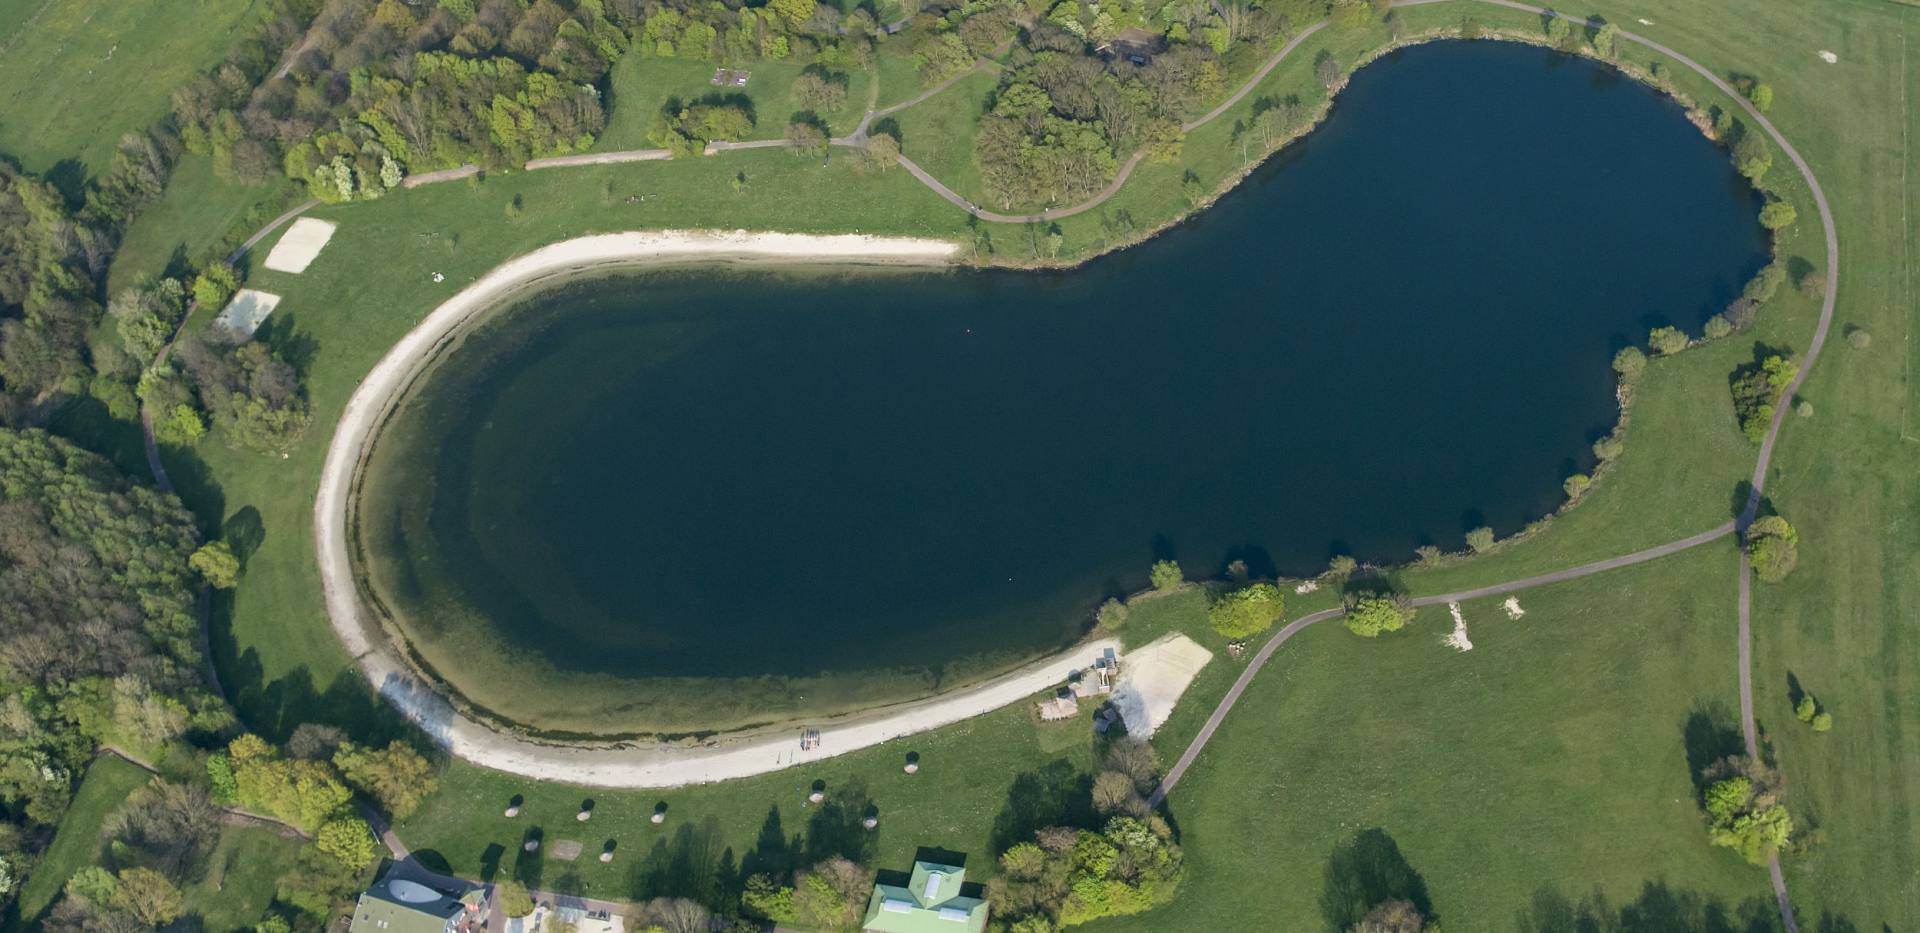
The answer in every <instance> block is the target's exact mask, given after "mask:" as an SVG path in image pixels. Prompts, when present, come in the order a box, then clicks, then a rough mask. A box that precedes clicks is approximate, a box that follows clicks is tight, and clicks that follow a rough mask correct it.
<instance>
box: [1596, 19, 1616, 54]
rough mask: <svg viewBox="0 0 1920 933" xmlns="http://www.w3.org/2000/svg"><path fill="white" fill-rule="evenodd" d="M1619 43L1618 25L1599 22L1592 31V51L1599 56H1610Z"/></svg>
mask: <svg viewBox="0 0 1920 933" xmlns="http://www.w3.org/2000/svg"><path fill="white" fill-rule="evenodd" d="M1619 44H1620V27H1618V26H1615V25H1614V24H1612V23H1601V24H1600V28H1599V29H1596V30H1594V32H1593V51H1594V53H1595V54H1597V55H1599V56H1600V57H1601V58H1612V57H1613V53H1614V52H1615V50H1616V49H1617V48H1618V46H1619Z"/></svg>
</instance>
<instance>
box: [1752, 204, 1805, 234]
mask: <svg viewBox="0 0 1920 933" xmlns="http://www.w3.org/2000/svg"><path fill="white" fill-rule="evenodd" d="M1799 218H1800V214H1799V212H1798V211H1795V210H1794V209H1793V205H1792V204H1789V203H1787V202H1785V201H1772V202H1769V203H1768V204H1767V206H1766V207H1763V208H1761V209H1760V226H1762V227H1765V228H1767V229H1768V230H1780V229H1783V228H1786V227H1790V226H1793V222H1794V221H1795V220H1798V219H1799Z"/></svg>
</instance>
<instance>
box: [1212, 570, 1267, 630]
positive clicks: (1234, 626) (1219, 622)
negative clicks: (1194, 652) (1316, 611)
mask: <svg viewBox="0 0 1920 933" xmlns="http://www.w3.org/2000/svg"><path fill="white" fill-rule="evenodd" d="M1285 611H1286V596H1285V595H1284V594H1282V593H1281V592H1280V588H1279V587H1277V586H1274V585H1273V584H1271V583H1255V584H1253V585H1252V586H1249V587H1246V588H1244V589H1238V590H1234V591H1233V592H1231V593H1228V594H1227V595H1225V596H1222V597H1220V598H1219V599H1218V600H1217V601H1215V602H1214V604H1213V605H1212V606H1209V607H1208V608H1207V624H1208V625H1210V626H1212V627H1213V630H1214V631H1215V632H1217V633H1219V634H1220V636H1221V637H1223V638H1245V637H1247V636H1248V635H1254V634H1258V633H1260V632H1264V631H1266V630H1267V629H1269V628H1272V627H1273V623H1275V622H1277V621H1279V620H1280V616H1281V615H1282V614H1283V613H1285Z"/></svg>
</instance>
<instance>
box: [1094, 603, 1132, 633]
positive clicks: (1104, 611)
mask: <svg viewBox="0 0 1920 933" xmlns="http://www.w3.org/2000/svg"><path fill="white" fill-rule="evenodd" d="M1127 612H1128V609H1127V604H1126V603H1123V602H1121V601H1119V600H1117V599H1108V600H1107V601H1106V602H1104V603H1101V604H1100V610H1099V611H1098V612H1097V613H1095V614H1094V615H1095V617H1096V618H1097V619H1098V620H1099V622H1100V627H1101V628H1103V629H1106V630H1108V631H1112V630H1113V629H1117V628H1119V627H1120V626H1122V625H1125V624H1126V622H1127Z"/></svg>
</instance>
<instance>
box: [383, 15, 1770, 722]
mask: <svg viewBox="0 0 1920 933" xmlns="http://www.w3.org/2000/svg"><path fill="white" fill-rule="evenodd" d="M1757 209H1758V201H1757V200H1756V197H1755V195H1754V193H1753V192H1752V191H1751V189H1749V188H1748V187H1747V186H1746V185H1745V183H1744V182H1743V181H1742V180H1741V179H1740V178H1739V177H1738V176H1737V175H1736V174H1735V173H1734V172H1733V170H1732V168H1731V167H1730V165H1729V164H1728V160H1727V158H1726V156H1725V154H1724V153H1723V152H1722V151H1720V150H1718V149H1717V148H1715V147H1714V146H1713V145H1712V144H1710V143H1709V142H1708V141H1707V140H1705V139H1704V138H1702V137H1701V136H1700V134H1699V133H1698V131H1696V130H1695V129H1694V128H1693V127H1692V126H1691V125H1690V124H1688V123H1687V121H1686V120H1685V118H1684V115H1683V114H1682V112H1681V111H1680V109H1679V108H1678V107H1677V106H1676V105H1675V104H1673V103H1672V102H1671V101H1668V100H1666V99H1665V98H1663V97H1661V96H1660V95H1659V94H1657V93H1656V92H1654V91H1652V90H1650V89H1648V88H1645V87H1642V86H1640V85H1638V84H1635V83H1633V82H1631V81H1629V80H1627V79H1625V78H1623V77H1621V76H1619V75H1617V74H1615V73H1613V72H1611V71H1608V70H1607V69H1605V68H1602V67H1600V66H1598V65H1596V64H1594V63H1591V62H1588V61H1584V60H1579V59H1570V58H1566V57H1563V56H1560V55H1557V54H1555V53H1552V52H1548V51H1545V50H1542V49H1537V48H1533V47H1528V46H1518V45H1513V44H1506V43H1496V42H1442V43H1435V44H1430V45H1425V46H1419V47H1415V48H1411V49H1407V50H1403V51H1401V52H1397V53H1395V54H1393V55H1390V56H1388V57H1387V58H1385V59H1383V60H1381V61H1380V62H1378V63H1376V64H1374V65H1372V66H1370V67H1368V68H1366V69H1364V70H1362V71H1361V72H1360V73H1359V74H1357V75H1356V76H1355V77H1354V79H1353V82H1352V84H1351V85H1350V86H1349V87H1348V89H1347V90H1346V91H1344V92H1343V94H1342V96H1341V98H1340V100H1339V102H1338V104H1337V106H1336V109H1335V112H1334V113H1333V115H1332V116H1331V117H1330V118H1329V120H1328V121H1327V122H1326V123H1325V124H1324V125H1323V126H1322V127H1321V128H1319V129H1318V130H1316V131H1315V132H1314V134H1313V135H1312V136H1311V137H1309V138H1308V140H1307V141H1306V142H1305V143H1304V144H1302V145H1300V146H1296V147H1295V148H1294V149H1292V150H1290V151H1288V152H1287V153H1284V154H1282V155H1281V156H1279V157H1277V158H1276V159H1275V160H1273V162H1272V163H1271V164H1269V165H1267V166H1265V167H1263V168H1262V169H1261V170H1260V171H1258V172H1257V173H1256V174H1255V176H1254V177H1253V178H1251V179H1249V180H1248V181H1247V182H1246V183H1245V184H1243V185H1242V186H1241V187H1240V188H1239V189H1237V190H1235V191H1234V192H1232V193H1231V194H1229V195H1227V196H1226V197H1225V198H1223V199H1222V200H1221V202H1220V203H1219V204H1218V205H1216V206H1215V207H1214V208H1212V209H1210V210H1209V211H1207V212H1206V213H1205V214H1203V215H1202V216H1200V217H1198V218H1196V219H1195V220H1194V221H1193V222H1191V223H1189V224H1186V225H1184V226H1182V227H1180V228H1177V229H1175V230H1173V231H1171V232H1169V233H1168V234H1166V235H1164V236H1161V237H1158V238H1156V239H1154V240H1152V241H1150V242H1148V243H1146V244H1144V245H1142V246H1140V247H1138V248H1135V249H1132V250H1129V251H1126V252H1124V253H1121V254H1118V255H1115V256H1112V257H1108V258H1105V259H1101V260H1098V261H1096V262H1093V263H1091V264H1089V265H1087V266H1085V267H1083V268H1081V269H1077V270H1074V271H1072V272H1065V273H1020V272H1002V271H994V272H951V273H912V272H897V271H895V272H884V273H872V274H866V273H862V274H822V273H804V274H801V273H785V272H780V273H773V272H767V271H762V270H745V271H736V270H728V269H721V268H699V269H682V270H660V271H654V272H648V273H644V274H623V275H615V276H607V277H600V278H594V279H589V280H582V281H577V282H574V283H570V284H566V285H562V286H559V287H555V288H552V289H550V290H547V291H545V292H542V293H540V294H537V295H534V296H532V297H530V298H528V299H526V300H524V301H522V302H520V303H519V304H517V305H516V306H515V307H514V308H512V309H511V310H508V311H506V312H503V313H499V314H496V315H494V316H493V317H492V318H491V319H490V320H488V321H486V322H483V323H481V324H479V325H478V326H477V327H475V329H474V330H473V332H472V333H471V334H470V335H469V336H468V337H467V339H466V340H465V341H464V342H463V343H462V344H461V345H460V346H459V347H458V348H456V349H454V350H452V351H450V352H449V353H447V354H446V355H445V356H444V357H443V358H442V359H441V360H439V361H438V363H437V365H436V366H435V368H434V370H433V371H432V373H430V374H429V376H428V377H427V378H425V379H423V380H422V382H421V384H420V385H419V386H418V387H417V389H416V391H415V392H414V393H413V394H412V395H411V396H410V397H409V399H408V400H407V401H406V403H405V404H404V405H403V406H402V408H401V409H400V410H399V411H398V412H397V413H396V415H395V417H394V418H393V420H392V421H391V422H390V423H389V425H388V426H387V427H386V428H385V429H384V430H383V432H382V434H381V437H380V440H379V442H378V445H377V447H376V450H375V454H374V456H373V457H372V459H371V460H370V462H369V464H368V468H367V474H366V478H365V482H364V489H363V495H364V498H363V501H362V505H361V508H360V511H359V535H360V542H361V547H362V557H363V565H364V567H363V569H364V571H365V572H366V574H367V578H368V582H369V585H370V587H371V589H372V591H373V592H374V593H375V594H376V595H377V596H378V597H379V598H380V601H381V603H382V604H383V606H384V608H386V609H387V610H388V611H390V612H392V613H393V614H395V615H396V617H397V618H398V619H399V621H400V622H401V624H402V626H403V628H405V629H406V630H407V631H408V633H409V635H410V636H412V637H413V638H414V639H415V642H416V645H417V646H418V647H419V649H420V650H421V652H422V655H423V656H424V657H425V658H426V659H427V660H428V661H429V662H430V663H431V664H433V666H434V667H435V668H436V669H438V670H439V671H440V673H441V674H442V675H443V676H446V677H447V678H448V679H449V680H450V681H451V682H452V683H453V684H454V685H455V686H457V687H458V688H459V689H461V690H462V692H464V693H466V694H467V695H468V696H469V697H470V698H471V699H473V700H474V701H475V702H477V703H480V704H481V705H483V706H486V707H488V708H490V709H493V710H495V711H497V712H500V713H502V714H503V715H507V716H509V717H511V718H516V719H521V720H522V721H535V720H539V719H542V718H544V712H543V711H547V710H552V709H556V708H568V709H573V710H576V711H578V712H579V715H577V716H568V717H564V719H565V721H566V723H567V725H566V728H579V724H580V723H581V722H584V721H586V720H589V719H594V717H603V718H604V721H605V723H606V728H607V731H623V730H624V729H627V728H630V725H629V724H634V723H644V724H646V726H647V727H648V728H658V727H662V726H663V725H665V720H664V719H662V718H661V715H654V714H650V713H649V712H648V710H647V709H645V706H646V705H647V703H646V701H644V700H643V699H641V697H643V696H644V695H645V691H644V690H641V689H639V688H636V691H637V692H634V693H631V694H628V695H627V696H626V697H625V698H624V699H623V700H621V701H618V702H616V701H613V700H610V699H606V698H604V696H603V694H604V692H605V688H606V685H607V684H608V683H609V682H610V681H609V680H608V677H609V676H611V677H618V678H620V679H621V681H622V682H625V681H626V680H627V679H642V680H649V679H651V680H657V679H660V678H676V679H681V678H726V679H735V678H763V679H761V680H757V681H754V682H753V686H751V687H748V688H747V689H749V690H752V691H763V692H766V693H768V695H778V696H779V697H780V699H779V700H777V701H770V702H768V703H767V704H765V705H764V709H765V714H766V715H768V716H772V717H776V718H777V717H778V716H780V715H783V714H786V713H791V712H794V711H797V710H808V709H832V708H834V707H836V706H838V705H843V704H857V703H865V702H874V701H877V700H881V699H886V698H899V697H903V696H908V695H912V694H914V693H918V692H924V691H925V690H928V689H933V688H936V687H939V686H942V685H945V684H951V683H953V682H955V681H956V680H959V679H964V678H967V677H973V676H978V675H980V674H982V673H985V672H988V671H991V670H993V669H997V668H1001V667H1005V666H1007V665H1009V664H1012V663H1015V662H1017V661H1019V660H1021V659H1024V658H1028V657H1032V656H1034V655H1037V654H1040V653H1043V652H1046V651H1048V650H1050V649H1054V648H1057V647H1059V646H1061V645H1063V644H1066V643H1070V642H1071V641H1073V640H1075V639H1076V638H1078V637H1079V636H1080V635H1081V634H1082V633H1083V632H1084V630H1085V626H1086V624H1087V621H1088V614H1089V612H1090V611H1091V609H1092V607H1093V606H1094V605H1095V604H1096V603H1097V602H1098V601H1099V600H1100V599H1102V598H1104V597H1106V596H1108V595H1114V594H1119V593H1124V592H1127V591H1130V590H1134V589H1138V588H1140V587H1142V586H1144V585H1145V582H1146V570H1147V567H1148V565H1149V564H1150V563H1151V562H1152V561H1154V560H1155V559H1158V558H1163V557H1173V558H1177V559H1178V560H1180V562H1181V563H1182V565H1183V566H1184V567H1186V568H1187V570H1188V573H1189V574H1190V575H1193V576H1214V575H1218V574H1219V573H1221V571H1222V569H1223V568H1224V566H1225V564H1226V562H1227V561H1229V560H1232V559H1236V558H1237V559H1243V560H1246V561H1247V563H1248V564H1249V565H1250V566H1251V568H1252V570H1253V571H1254V572H1255V573H1256V574H1261V575H1268V574H1273V573H1275V572H1280V573H1310V572H1313V571H1316V570H1318V569H1319V568H1321V567H1324V566H1325V564H1326V561H1327V559H1328V558H1329V557H1330V556H1332V555H1333V554H1336V553H1346V554H1351V555H1353V556H1356V557H1358V558H1361V559H1363V560H1369V559H1371V560H1380V561H1402V560H1406V559H1409V558H1411V556H1412V554H1413V550H1414V548H1415V547H1417V546H1419V545H1422V544H1429V543H1431V544H1437V545H1439V546H1441V547H1443V548H1446V549H1449V550H1452V549H1457V548H1459V547H1461V546H1462V544H1461V541H1462V536H1463V535H1464V533H1465V532H1466V531H1467V530H1468V529H1470V528H1472V527H1475V526H1478V525H1482V524H1486V525H1491V526H1492V527H1493V528H1494V529H1495V530H1496V531H1497V532H1499V533H1500V534H1502V535H1505V534H1509V533H1512V532H1513V531H1515V530H1517V529H1518V528H1519V527H1520V526H1521V525H1523V524H1525V523H1526V522H1527V521H1529V520H1531V519H1534V518H1537V517H1539V516H1540V515H1543V514H1545V513H1547V512H1550V511H1552V509H1553V508H1554V507H1555V506H1556V505H1557V504H1558V503H1559V501H1560V499H1561V497H1562V494H1561V488H1560V484H1561V480H1562V479H1563V478H1564V477H1565V476H1566V475H1567V474H1569V473H1572V472H1576V471H1583V470H1585V469H1587V468H1589V467H1590V466H1591V454H1590V452H1589V449H1588V448H1589V445H1590V444H1591V442H1592V441H1593V440H1594V439H1595V438H1597V437H1598V436H1600V435H1601V434H1603V433H1604V432H1605V431H1606V430H1607V429H1608V428H1610V426H1611V425H1612V423H1613V421H1614V419H1615V417H1616V414H1617V412H1616V407H1615V403H1614V398H1613V379H1612V373H1611V371H1610V369H1609V368H1608V365H1607V364H1608V359H1609V357H1610V355H1611V354H1612V352H1613V351H1614V350H1615V349H1617V348H1618V347H1620V346H1622V345H1624V344H1626V343H1628V342H1636V343H1637V342H1640V341H1642V340H1644V337H1645V334H1646V331H1647V330H1648V328H1650V327H1653V326H1658V325H1661V324H1666V323H1677V324H1679V325H1681V326H1682V327H1684V328H1686V329H1687V330H1689V331H1692V332H1696V333H1697V332H1698V330H1699V327H1700V325H1701V323H1702V322H1703V321H1704V320H1705V319H1706V318H1707V317H1708V316H1709V315H1711V314H1713V313H1714V312H1716V311H1718V310H1720V309H1721V308H1722V307H1724V306H1725V304H1726V303H1727V302H1728V301H1729V300H1731V299H1732V298H1733V297H1735V296H1736V295H1737V293H1738V290H1739V288H1740V287H1741V285H1742V284H1743V283H1744V282H1745V280H1746V279H1747V278H1749V277H1750V276H1751V275H1752V274H1753V272H1754V271H1756V270H1757V269H1758V268H1759V266H1760V265H1761V264H1762V263H1763V262H1764V261H1765V259H1766V254H1765V251H1766V244H1765V239H1764V236H1763V231H1762V230H1761V229H1760V228H1759V226H1758V224H1757V222H1756V221H1755V218H1754V215H1755V212H1756V211H1757ZM1015 235H1017V234H1016V232H1013V231H997V232H996V237H999V238H1001V239H1005V238H1007V237H1010V236H1015ZM1003 248H1009V249H1012V248H1016V247H1013V246H1012V245H1010V244H1003ZM1017 249H1019V250H1024V249H1025V246H1024V245H1021V246H1019V247H1017ZM529 659H536V660H535V661H534V663H522V662H525V661H528V660H529ZM514 671H521V672H528V673H526V675H525V676H517V675H515V674H513V673H511V672H514ZM764 678H775V679H776V680H766V679H764ZM793 679H797V680H793ZM536 680H537V681H539V682H538V683H532V682H530V681H536ZM676 682H677V683H679V684H680V685H682V686H684V685H685V684H686V681H684V680H676ZM829 683H831V684H832V686H828V684H829ZM776 684H786V685H787V686H785V687H776V686H774V685H776ZM793 684H806V685H811V686H810V687H800V688H794V687H793V686H792V685H793ZM735 686H738V684H737V683H736V684H735ZM589 688H591V691H592V692H593V695H592V696H589ZM809 696H810V697H812V698H813V699H811V700H809V699H806V697H809ZM534 697H538V699H537V700H536V699H532V698H534ZM570 697H571V698H570ZM722 705H724V704H722ZM662 715H664V714H662ZM696 715H697V710H696V711H694V712H692V713H687V712H676V713H673V714H672V715H671V716H667V717H666V718H669V719H673V721H674V722H675V723H678V724H679V725H682V726H686V725H689V724H691V723H693V722H695V721H696V719H693V718H686V717H687V716H696ZM595 721H600V720H597V719H596V720H595ZM536 724H538V723H536Z"/></svg>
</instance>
